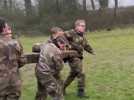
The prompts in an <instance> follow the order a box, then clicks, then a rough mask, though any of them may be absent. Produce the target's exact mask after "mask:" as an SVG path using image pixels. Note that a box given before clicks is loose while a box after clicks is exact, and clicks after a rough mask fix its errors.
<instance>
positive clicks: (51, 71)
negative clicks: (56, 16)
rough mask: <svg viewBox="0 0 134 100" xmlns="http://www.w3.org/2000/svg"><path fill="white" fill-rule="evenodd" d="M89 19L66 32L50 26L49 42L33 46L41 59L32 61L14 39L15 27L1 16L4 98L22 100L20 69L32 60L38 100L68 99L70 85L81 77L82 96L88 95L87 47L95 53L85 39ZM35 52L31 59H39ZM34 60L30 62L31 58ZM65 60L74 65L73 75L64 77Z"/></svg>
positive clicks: (0, 92) (0, 66)
mask: <svg viewBox="0 0 134 100" xmlns="http://www.w3.org/2000/svg"><path fill="white" fill-rule="evenodd" d="M85 30H86V22H85V20H83V19H78V20H76V21H75V23H74V29H71V30H69V31H64V30H63V29H62V28H60V27H52V28H51V29H50V32H51V36H50V38H49V39H48V41H47V42H43V43H38V44H35V45H33V47H32V51H33V52H36V53H37V54H38V59H37V61H36V60H30V59H29V56H25V54H24V53H23V48H22V45H21V44H20V42H19V41H17V40H16V39H13V38H12V30H11V28H10V26H9V25H8V23H7V22H6V21H5V20H4V19H0V100H19V97H20V95H21V80H20V75H19V68H21V67H22V66H24V65H25V64H28V63H29V62H30V63H32V61H34V63H36V67H35V75H36V78H37V93H36V97H35V100H46V99H47V95H49V96H50V97H51V98H52V100H64V95H65V94H66V88H67V87H68V86H69V85H70V84H71V83H72V81H73V80H74V79H75V78H77V79H78V90H77V96H78V97H86V95H85V73H84V72H83V64H82V60H83V50H86V51H87V52H89V53H91V54H93V55H94V51H93V49H92V47H91V46H90V45H89V44H88V42H87V40H86V38H85V35H84V34H85ZM34 56H35V55H31V56H30V57H31V59H34V58H37V55H36V57H34ZM28 60H30V61H28ZM64 63H68V64H69V67H70V72H69V75H68V76H67V78H66V79H65V80H62V79H61V75H60V72H61V70H62V69H63V66H64Z"/></svg>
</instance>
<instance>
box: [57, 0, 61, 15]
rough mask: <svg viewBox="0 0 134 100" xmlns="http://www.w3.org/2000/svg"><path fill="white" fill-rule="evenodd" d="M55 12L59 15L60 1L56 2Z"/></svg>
mask: <svg viewBox="0 0 134 100" xmlns="http://www.w3.org/2000/svg"><path fill="white" fill-rule="evenodd" d="M56 12H57V13H60V12H61V7H60V0H56Z"/></svg>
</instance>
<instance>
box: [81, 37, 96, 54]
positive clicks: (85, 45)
mask: <svg viewBox="0 0 134 100" xmlns="http://www.w3.org/2000/svg"><path fill="white" fill-rule="evenodd" d="M83 47H84V50H85V51H87V52H89V53H91V54H94V51H93V49H92V47H91V46H90V45H89V44H88V41H87V40H86V38H85V37H83Z"/></svg>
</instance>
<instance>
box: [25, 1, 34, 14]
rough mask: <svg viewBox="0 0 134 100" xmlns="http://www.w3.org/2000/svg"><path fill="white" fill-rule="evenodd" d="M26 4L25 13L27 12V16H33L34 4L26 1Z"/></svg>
mask: <svg viewBox="0 0 134 100" xmlns="http://www.w3.org/2000/svg"><path fill="white" fill-rule="evenodd" d="M24 2H25V11H26V15H27V16H31V15H32V13H33V12H32V2H31V0H24Z"/></svg>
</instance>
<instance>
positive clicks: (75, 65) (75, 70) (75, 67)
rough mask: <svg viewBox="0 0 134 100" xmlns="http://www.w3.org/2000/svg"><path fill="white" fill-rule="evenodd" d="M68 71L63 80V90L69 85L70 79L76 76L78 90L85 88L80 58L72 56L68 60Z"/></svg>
mask: <svg viewBox="0 0 134 100" xmlns="http://www.w3.org/2000/svg"><path fill="white" fill-rule="evenodd" d="M69 66H70V73H69V75H68V77H67V78H66V80H65V81H64V90H65V89H66V88H67V86H69V85H70V84H71V83H72V81H73V80H74V79H75V78H77V79H78V86H77V87H78V92H79V91H83V92H84V90H85V74H84V72H83V67H82V59H80V58H72V59H71V60H69Z"/></svg>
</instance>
